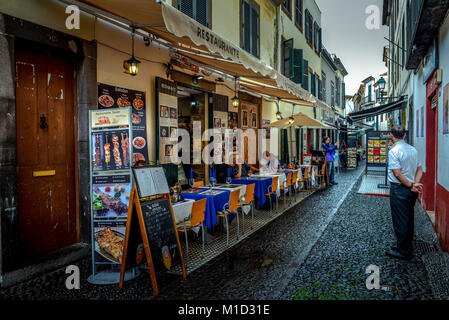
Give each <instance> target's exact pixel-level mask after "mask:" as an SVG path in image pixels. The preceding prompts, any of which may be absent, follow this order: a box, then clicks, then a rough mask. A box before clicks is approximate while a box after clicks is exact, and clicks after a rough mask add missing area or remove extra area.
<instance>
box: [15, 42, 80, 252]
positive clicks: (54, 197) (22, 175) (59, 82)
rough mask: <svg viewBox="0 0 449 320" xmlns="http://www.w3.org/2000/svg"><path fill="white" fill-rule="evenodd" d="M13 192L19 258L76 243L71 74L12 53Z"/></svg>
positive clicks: (48, 60)
mask: <svg viewBox="0 0 449 320" xmlns="http://www.w3.org/2000/svg"><path fill="white" fill-rule="evenodd" d="M16 72H17V74H16V116H17V190H18V198H19V227H20V249H21V250H20V252H21V255H22V258H28V257H32V256H36V255H39V254H42V253H46V252H49V251H52V250H55V249H58V248H61V247H64V246H67V245H70V244H73V243H75V242H76V241H77V226H76V210H75V197H76V194H75V165H74V162H75V145H74V119H75V118H74V105H73V83H72V77H73V69H72V66H71V65H70V64H69V63H68V62H67V61H65V60H63V59H61V58H57V57H53V56H48V55H46V54H42V53H33V52H31V51H30V50H29V49H28V50H26V49H24V48H20V47H18V48H17V50H16Z"/></svg>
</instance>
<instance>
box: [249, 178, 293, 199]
mask: <svg viewBox="0 0 449 320" xmlns="http://www.w3.org/2000/svg"><path fill="white" fill-rule="evenodd" d="M251 177H254V178H271V179H273V178H274V177H278V188H277V189H276V195H277V196H278V197H280V196H281V186H282V185H283V184H284V181H285V180H287V177H286V175H285V173H283V172H279V173H271V174H263V173H262V174H257V175H255V174H253V175H252V176H251Z"/></svg>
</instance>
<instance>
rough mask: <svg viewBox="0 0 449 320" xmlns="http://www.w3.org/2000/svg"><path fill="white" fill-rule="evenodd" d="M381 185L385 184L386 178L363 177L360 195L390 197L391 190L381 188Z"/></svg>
mask: <svg viewBox="0 0 449 320" xmlns="http://www.w3.org/2000/svg"><path fill="white" fill-rule="evenodd" d="M379 184H385V176H377V175H367V176H363V179H362V183H361V184H360V188H359V191H358V192H357V193H359V194H366V195H379V196H389V195H390V189H386V188H379V187H378V185H379Z"/></svg>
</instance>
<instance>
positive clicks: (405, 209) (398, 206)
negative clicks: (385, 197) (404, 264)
mask: <svg viewBox="0 0 449 320" xmlns="http://www.w3.org/2000/svg"><path fill="white" fill-rule="evenodd" d="M417 198H418V194H417V193H415V192H412V191H411V190H410V189H409V188H407V187H406V186H404V185H403V184H395V183H392V184H391V189H390V207H391V217H392V219H393V228H394V233H395V234H396V239H397V248H398V251H399V253H400V254H402V255H404V256H410V255H411V254H412V253H413V242H412V241H413V234H414V226H415V224H414V219H415V214H414V209H415V203H416V199H417Z"/></svg>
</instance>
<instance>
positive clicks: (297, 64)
mask: <svg viewBox="0 0 449 320" xmlns="http://www.w3.org/2000/svg"><path fill="white" fill-rule="evenodd" d="M302 67H303V66H302V49H293V78H292V80H293V82H295V83H302V74H303V71H302Z"/></svg>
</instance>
